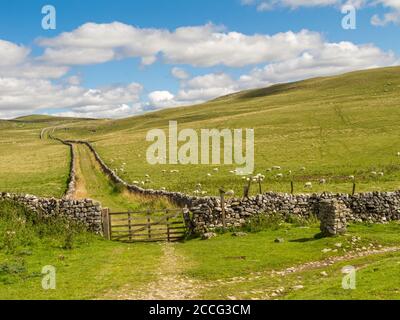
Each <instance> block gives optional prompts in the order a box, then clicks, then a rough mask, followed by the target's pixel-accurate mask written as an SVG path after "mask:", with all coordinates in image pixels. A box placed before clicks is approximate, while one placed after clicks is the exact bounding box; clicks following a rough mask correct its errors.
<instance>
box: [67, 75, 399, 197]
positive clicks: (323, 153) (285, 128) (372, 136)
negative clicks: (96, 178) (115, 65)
mask: <svg viewBox="0 0 400 320" xmlns="http://www.w3.org/2000/svg"><path fill="white" fill-rule="evenodd" d="M399 103H400V67H394V68H382V69H374V70H367V71H359V72H353V73H349V74H345V75H340V76H334V77H327V78H315V79H310V80H305V81H300V82H295V83H289V84H280V85H276V86H272V87H269V88H264V89H257V90H249V91H245V92H241V93H237V94H233V95H229V96H226V97H221V98H219V99H216V100H213V101H210V102H208V103H205V104H201V105H196V106H191V107H181V108H175V109H167V110H162V111H159V112H154V113H148V114H145V115H142V116H138V117H132V118H127V119H122V120H114V121H102V122H101V123H99V122H93V123H92V124H88V123H84V124H81V125H79V126H77V127H76V128H75V129H73V130H69V131H68V132H60V133H59V134H60V135H61V136H63V137H69V138H81V139H89V140H91V141H95V145H96V147H97V149H98V150H99V152H100V153H101V155H102V156H103V158H104V159H105V160H106V162H107V163H108V164H109V165H111V166H113V167H114V168H116V169H120V170H119V172H120V174H121V175H122V176H123V177H124V178H125V179H126V180H128V181H133V180H139V181H141V180H145V179H144V175H145V174H150V176H151V183H149V184H148V185H147V186H148V187H152V188H160V187H166V188H167V189H174V190H181V191H185V192H189V193H191V192H192V191H193V190H194V189H195V185H196V184H197V183H202V184H203V188H204V189H205V190H207V191H208V192H211V193H216V192H217V190H218V188H219V187H220V186H224V187H226V188H234V189H235V190H236V191H237V192H241V191H242V187H243V180H242V179H241V178H240V177H237V176H234V175H232V174H230V173H229V171H230V170H232V169H234V168H235V167H236V166H223V167H222V168H220V171H219V173H215V172H213V168H214V167H216V166H215V165H213V166H201V165H199V166H156V167H155V166H150V165H149V164H148V163H147V161H146V157H145V155H146V149H147V148H148V146H149V145H150V143H148V142H146V140H145V138H146V133H147V131H148V130H149V129H153V128H164V129H165V128H166V127H167V126H168V121H169V120H176V121H178V123H179V126H180V129H182V128H193V129H196V130H199V129H201V128H217V129H222V128H230V129H234V128H254V129H255V135H256V137H255V140H256V150H255V153H256V159H255V160H256V161H255V163H256V171H257V172H261V173H264V174H266V175H267V176H268V177H267V178H268V179H267V181H266V188H267V189H268V190H270V189H271V190H279V191H288V190H289V181H290V178H289V176H288V172H289V170H292V172H293V173H294V176H295V177H294V178H295V181H296V191H304V188H303V185H304V182H307V181H311V182H313V183H314V189H313V191H323V190H329V191H347V192H348V191H349V189H351V183H350V181H348V179H347V176H349V175H356V176H357V180H358V190H363V191H365V190H382V189H398V188H399V186H400V183H399V180H400V173H399V169H400V158H399V157H397V152H398V151H400V140H399V135H400V126H399V122H400V110H399ZM123 163H126V165H123ZM272 166H281V167H282V173H283V174H284V178H283V179H277V178H276V177H275V176H276V172H273V173H269V172H268V171H266V170H267V169H268V168H270V167H272ZM302 167H306V171H302V170H300V168H302ZM121 169H122V170H121ZM171 169H179V170H180V172H179V174H174V175H172V174H166V173H162V170H168V171H169V170H171ZM372 171H376V172H384V176H383V177H381V176H377V175H372V174H371V172H372ZM208 173H211V174H212V177H207V174H208ZM321 178H325V179H327V182H328V183H327V185H322V186H318V181H319V180H320V179H321ZM182 181H185V184H183V183H182Z"/></svg>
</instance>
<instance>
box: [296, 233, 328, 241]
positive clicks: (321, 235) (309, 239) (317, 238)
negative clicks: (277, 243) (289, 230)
mask: <svg viewBox="0 0 400 320" xmlns="http://www.w3.org/2000/svg"><path fill="white" fill-rule="evenodd" d="M322 238H324V235H323V234H322V233H317V234H316V235H315V236H314V237H312V238H300V239H295V240H290V241H289V242H299V243H304V242H310V241H316V240H319V239H322Z"/></svg>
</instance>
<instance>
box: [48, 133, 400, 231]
mask: <svg viewBox="0 0 400 320" xmlns="http://www.w3.org/2000/svg"><path fill="white" fill-rule="evenodd" d="M53 139H56V140H59V141H61V142H62V143H64V144H68V145H71V146H72V144H74V143H79V144H84V145H86V146H87V147H88V148H89V149H90V150H91V151H92V152H93V154H94V156H95V158H96V160H97V161H98V163H99V164H100V166H101V168H102V170H103V171H104V173H105V174H106V175H108V176H109V178H110V179H111V180H112V181H113V182H114V183H119V184H121V185H124V186H125V187H126V188H127V189H128V190H129V191H130V192H132V193H136V194H142V195H146V196H156V197H165V198H167V199H169V200H170V201H171V202H173V203H175V204H177V205H178V206H181V207H188V208H189V210H190V211H191V212H192V223H191V225H193V228H194V230H195V231H196V232H199V233H203V232H207V231H209V230H212V229H214V228H216V227H221V226H222V208H221V200H220V198H219V197H193V196H189V195H186V194H183V193H180V192H170V191H163V190H153V189H143V188H140V187H138V186H136V185H131V184H128V183H127V182H126V181H124V180H123V179H122V178H120V177H119V176H118V175H117V174H116V173H115V172H114V171H113V170H112V169H110V168H109V167H108V166H107V165H106V164H105V162H104V161H103V160H102V159H101V157H100V155H99V154H98V153H97V151H96V150H95V148H94V147H93V145H92V144H91V143H90V142H86V141H77V140H68V141H63V140H60V139H58V138H53ZM326 199H328V200H329V199H334V200H337V201H338V202H339V203H341V204H342V205H343V208H342V209H344V208H346V209H347V210H346V214H345V216H346V217H345V219H346V220H347V221H349V222H370V223H385V222H388V221H392V220H400V191H396V192H369V193H360V194H356V195H354V196H350V195H348V194H331V193H323V194H296V195H291V194H285V193H265V194H262V195H257V196H254V197H250V198H247V199H226V200H225V212H226V225H227V226H228V227H231V226H241V225H243V224H245V223H246V221H247V220H248V219H249V218H251V217H252V216H254V215H256V214H272V213H275V214H276V213H278V214H282V215H283V216H284V217H287V216H290V215H297V216H300V217H304V218H308V217H310V216H312V215H315V216H317V217H318V218H321V217H320V207H321V206H320V202H322V201H324V200H326Z"/></svg>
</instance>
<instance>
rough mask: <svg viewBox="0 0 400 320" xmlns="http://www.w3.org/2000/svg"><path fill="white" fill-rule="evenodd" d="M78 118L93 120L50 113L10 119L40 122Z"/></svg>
mask: <svg viewBox="0 0 400 320" xmlns="http://www.w3.org/2000/svg"><path fill="white" fill-rule="evenodd" d="M76 120H92V119H88V118H73V117H56V116H49V115H39V114H34V115H28V116H22V117H17V118H14V119H12V120H10V121H16V122H25V123H40V122H53V121H76Z"/></svg>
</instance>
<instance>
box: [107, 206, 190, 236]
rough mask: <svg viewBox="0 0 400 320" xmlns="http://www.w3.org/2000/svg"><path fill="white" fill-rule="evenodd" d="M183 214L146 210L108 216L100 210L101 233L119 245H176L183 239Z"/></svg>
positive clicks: (180, 212) (171, 211)
mask: <svg viewBox="0 0 400 320" xmlns="http://www.w3.org/2000/svg"><path fill="white" fill-rule="evenodd" d="M185 214H186V213H185V211H184V210H182V209H179V210H177V209H173V210H168V209H167V210H147V211H127V212H110V211H109V210H108V209H104V210H103V231H104V235H105V237H106V238H107V239H109V240H114V241H121V242H156V241H168V242H173V241H180V240H183V239H184V238H185V235H186V231H187V230H186V226H185V220H186V219H185V217H184V215H185Z"/></svg>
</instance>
